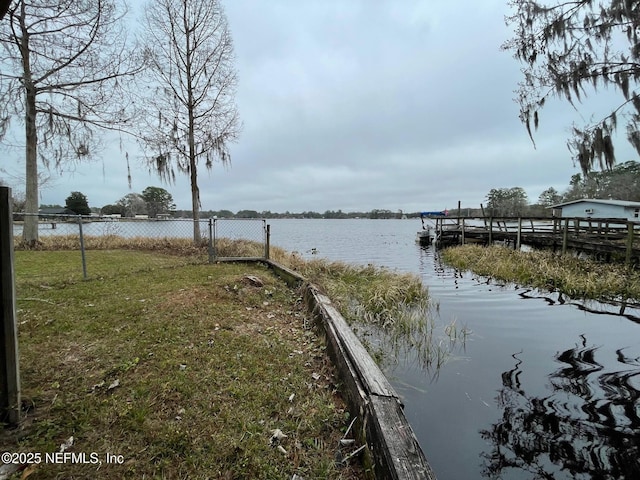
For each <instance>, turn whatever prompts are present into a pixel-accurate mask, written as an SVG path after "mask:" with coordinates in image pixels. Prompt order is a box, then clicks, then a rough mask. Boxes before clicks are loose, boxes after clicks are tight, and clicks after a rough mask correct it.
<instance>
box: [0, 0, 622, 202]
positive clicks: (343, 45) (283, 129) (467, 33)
mask: <svg viewBox="0 0 640 480" xmlns="http://www.w3.org/2000/svg"><path fill="white" fill-rule="evenodd" d="M223 5H224V6H225V9H226V13H227V17H228V21H229V24H230V28H231V31H232V34H233V38H234V42H235V54H236V66H237V70H238V77H239V85H238V92H237V97H236V100H237V104H238V109H239V112H240V116H241V119H242V122H243V131H242V134H241V136H240V139H239V141H238V142H237V144H234V145H233V146H232V149H231V152H232V163H231V166H230V167H223V166H221V165H215V166H214V168H213V170H212V171H211V172H207V171H206V170H205V169H204V168H203V169H202V170H201V171H200V190H201V199H202V207H203V209H205V210H208V209H213V210H218V209H228V210H232V211H234V212H235V211H238V210H241V209H252V210H258V211H264V210H271V211H273V212H284V211H287V210H288V211H291V212H301V211H306V210H313V211H318V212H324V211H325V210H337V209H342V210H343V211H369V210H372V209H376V208H377V209H383V208H384V209H390V210H398V209H402V210H404V211H408V212H413V211H421V210H436V209H438V210H439V209H445V208H449V209H451V208H454V207H455V206H456V205H457V202H458V200H460V201H461V202H462V205H463V207H478V206H479V204H480V203H482V202H485V196H486V194H487V193H488V191H489V190H490V189H491V188H502V187H514V186H520V187H523V188H524V189H525V190H526V192H527V194H528V195H529V199H530V200H531V201H535V200H536V199H537V198H538V195H539V194H540V193H541V192H542V191H543V190H544V189H546V188H548V187H551V186H553V187H555V188H557V189H558V190H560V191H563V190H564V189H565V188H566V187H567V185H568V182H569V179H570V177H571V175H573V174H574V173H578V169H577V168H576V167H574V165H573V163H572V161H571V158H570V154H569V152H568V150H567V148H566V138H567V135H568V133H567V132H568V129H569V127H570V125H571V123H572V122H574V121H576V122H581V121H582V120H584V119H585V118H587V119H588V117H589V116H590V113H589V112H588V111H587V112H583V111H580V112H576V111H575V110H574V109H573V108H572V107H571V106H570V105H568V104H566V103H563V102H559V101H557V102H551V103H548V104H547V106H546V107H545V110H544V111H543V113H542V115H541V128H540V129H539V131H538V133H537V134H536V137H535V138H536V147H537V148H534V147H533V145H532V143H531V141H530V140H529V138H528V135H527V133H526V130H525V128H524V126H523V125H522V124H521V123H520V122H519V120H518V111H519V108H518V105H517V104H516V103H514V102H513V97H514V93H513V91H514V90H515V89H516V88H517V83H518V81H519V80H520V78H521V73H520V65H519V64H518V62H517V61H516V60H514V59H513V58H512V56H511V54H510V53H508V52H503V51H501V50H500V45H501V44H502V43H503V42H504V41H505V40H507V39H508V38H509V37H510V36H511V34H510V32H509V29H508V28H507V27H506V26H505V23H504V16H505V15H506V14H508V13H509V10H508V7H507V5H506V0H463V1H457V2H454V1H451V0H402V1H398V0H304V1H299V0H270V1H264V0H226V1H223ZM104 143H105V144H106V148H105V151H104V155H103V157H102V159H100V160H99V161H97V162H94V163H92V164H89V165H84V166H82V165H81V166H75V167H73V168H68V169H67V170H66V171H64V172H63V174H62V176H57V174H55V173H53V176H54V178H52V180H51V182H50V183H49V184H48V185H47V186H45V188H43V189H42V192H41V203H43V204H55V203H58V204H64V200H65V198H66V197H67V196H68V195H69V193H70V192H71V191H76V190H79V191H82V192H83V193H85V194H86V195H87V197H88V199H89V204H90V205H91V206H97V207H101V206H103V205H105V204H108V203H115V202H116V201H117V200H118V199H119V198H121V197H123V196H124V195H126V194H127V193H130V192H131V191H133V192H141V191H142V190H143V189H144V188H145V187H147V186H150V185H154V186H161V187H163V188H166V189H167V190H168V191H169V192H170V193H171V194H172V195H173V197H174V200H175V202H176V204H177V207H178V208H180V209H190V190H189V183H188V179H187V177H186V176H183V177H179V178H178V180H177V182H176V183H175V184H172V185H166V184H162V183H161V182H160V180H159V179H158V178H157V177H156V176H154V175H150V174H149V173H148V171H147V170H146V168H145V167H143V166H142V163H141V161H140V155H138V154H137V153H136V148H137V147H136V145H135V143H134V142H129V141H127V140H126V139H125V140H124V144H123V145H124V147H121V146H120V141H119V140H117V139H116V140H113V139H111V138H109V137H106V138H105V140H104ZM124 151H127V152H129V156H130V159H131V164H132V167H133V168H132V174H133V185H132V190H129V186H128V183H127V174H126V164H125V161H124V154H123V152H124ZM617 153H618V160H619V161H625V160H629V159H632V158H626V157H625V158H621V156H620V151H619V150H618V152H617ZM19 158H20V157H19V155H16V162H19ZM16 164H17V163H16ZM16 168H17V169H19V168H22V167H16ZM0 176H3V175H2V174H1V173H0ZM5 177H6V175H5ZM5 180H6V178H5ZM13 186H14V189H16V190H23V188H21V186H20V185H13Z"/></svg>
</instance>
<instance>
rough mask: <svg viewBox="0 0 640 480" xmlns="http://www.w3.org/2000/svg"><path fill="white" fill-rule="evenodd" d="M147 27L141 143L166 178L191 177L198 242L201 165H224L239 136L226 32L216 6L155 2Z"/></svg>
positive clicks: (183, 0)
mask: <svg viewBox="0 0 640 480" xmlns="http://www.w3.org/2000/svg"><path fill="white" fill-rule="evenodd" d="M144 27H145V29H144V30H145V37H144V38H145V49H144V51H145V55H146V58H147V62H148V66H149V68H148V70H147V76H146V82H147V84H146V86H145V91H146V95H145V96H144V99H145V100H144V108H145V115H144V118H145V120H146V121H143V122H141V124H140V125H141V126H142V127H143V130H142V131H141V133H140V137H141V138H142V143H143V146H144V148H145V151H146V152H147V158H148V161H149V164H150V165H151V167H152V168H153V169H155V170H156V171H157V172H158V173H159V174H160V176H161V177H162V178H163V179H165V180H168V181H174V180H175V177H176V171H177V172H178V173H185V174H187V175H189V180H190V183H191V203H192V211H193V220H194V222H193V237H194V241H195V242H198V241H199V240H200V223H199V221H198V220H199V216H200V207H201V205H200V190H199V187H198V166H199V165H201V164H202V163H204V166H205V167H206V168H207V169H210V168H212V166H213V164H214V162H215V161H220V162H222V163H223V164H226V163H229V162H230V159H231V157H230V152H229V144H230V142H233V141H235V140H236V139H237V137H238V134H239V130H240V121H239V116H238V111H237V108H236V105H235V91H236V83H237V76H236V71H235V69H234V65H233V63H234V54H233V43H232V39H231V32H230V31H229V26H228V23H227V18H226V16H225V13H224V11H223V8H222V5H221V4H220V2H219V1H218V0H154V1H153V2H150V3H148V4H147V6H146V9H145V22H144ZM143 95H144V94H143Z"/></svg>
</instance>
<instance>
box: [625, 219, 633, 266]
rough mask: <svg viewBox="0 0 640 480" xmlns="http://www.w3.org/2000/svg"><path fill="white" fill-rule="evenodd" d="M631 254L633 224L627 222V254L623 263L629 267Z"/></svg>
mask: <svg viewBox="0 0 640 480" xmlns="http://www.w3.org/2000/svg"><path fill="white" fill-rule="evenodd" d="M632 253H633V223H632V222H627V252H626V255H625V263H626V264H627V265H631V254H632Z"/></svg>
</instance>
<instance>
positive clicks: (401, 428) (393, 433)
mask: <svg viewBox="0 0 640 480" xmlns="http://www.w3.org/2000/svg"><path fill="white" fill-rule="evenodd" d="M371 408H372V410H373V411H374V412H375V414H373V415H372V416H371V418H372V421H371V422H369V423H368V424H367V430H368V432H367V436H368V437H369V438H372V439H377V440H378V442H379V444H378V445H374V448H376V450H377V451H378V452H379V453H380V455H378V456H376V460H377V461H378V462H379V463H380V464H379V465H376V468H375V473H376V479H380V478H390V479H392V480H425V479H426V480H430V479H431V480H435V478H436V476H435V473H434V472H433V470H432V469H431V467H430V466H429V464H428V463H427V460H426V458H425V456H424V453H423V452H422V449H421V448H420V444H419V443H418V440H417V439H416V436H415V434H414V433H413V430H412V428H411V426H410V425H409V423H408V422H407V419H406V417H405V416H404V412H403V411H402V408H401V405H400V403H398V401H397V400H396V399H394V398H389V397H376V396H373V397H372V398H371ZM387 472H389V473H387Z"/></svg>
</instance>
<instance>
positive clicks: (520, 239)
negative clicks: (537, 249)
mask: <svg viewBox="0 0 640 480" xmlns="http://www.w3.org/2000/svg"><path fill="white" fill-rule="evenodd" d="M531 226H532V228H533V222H531ZM521 241H522V217H518V233H517V234H516V242H515V244H514V245H513V248H514V250H520V242H521Z"/></svg>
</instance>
